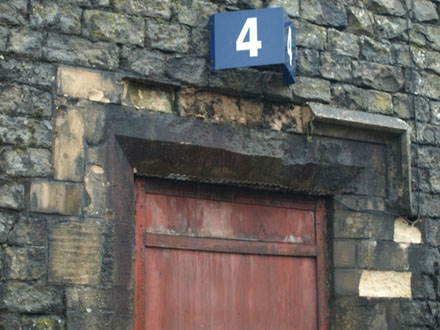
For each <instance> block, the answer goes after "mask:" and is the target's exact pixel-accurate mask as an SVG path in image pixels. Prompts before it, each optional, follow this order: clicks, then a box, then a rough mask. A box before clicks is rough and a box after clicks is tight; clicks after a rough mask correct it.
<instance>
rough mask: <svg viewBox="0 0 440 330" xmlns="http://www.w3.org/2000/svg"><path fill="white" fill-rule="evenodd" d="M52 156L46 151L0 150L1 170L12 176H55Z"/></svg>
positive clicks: (31, 149) (30, 149)
mask: <svg viewBox="0 0 440 330" xmlns="http://www.w3.org/2000/svg"><path fill="white" fill-rule="evenodd" d="M51 159H52V154H51V153H50V151H48V150H45V149H34V148H28V149H26V150H13V149H5V150H1V148H0V168H1V169H2V170H3V171H4V173H5V174H7V175H10V176H28V177H48V176H50V175H52V174H53V171H52V162H51Z"/></svg>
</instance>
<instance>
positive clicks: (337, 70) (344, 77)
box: [320, 52, 352, 81]
mask: <svg viewBox="0 0 440 330" xmlns="http://www.w3.org/2000/svg"><path fill="white" fill-rule="evenodd" d="M351 62H352V59H351V58H349V57H347V56H344V55H336V54H332V53H327V52H323V53H321V66H320V72H321V75H322V76H323V77H324V78H327V79H332V80H338V81H350V80H351V79H352V69H351Z"/></svg>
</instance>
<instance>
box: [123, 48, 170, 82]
mask: <svg viewBox="0 0 440 330" xmlns="http://www.w3.org/2000/svg"><path fill="white" fill-rule="evenodd" d="M165 64H166V60H165V56H164V55H163V54H162V53H159V52H152V51H148V50H146V49H137V48H136V49H131V48H129V47H123V48H122V52H121V67H123V68H124V69H126V70H130V71H134V72H136V73H139V74H141V75H143V76H147V77H150V76H152V77H160V76H161V75H162V74H163V73H164V72H165Z"/></svg>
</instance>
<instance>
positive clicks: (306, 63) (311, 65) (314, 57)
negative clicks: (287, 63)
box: [296, 48, 319, 77]
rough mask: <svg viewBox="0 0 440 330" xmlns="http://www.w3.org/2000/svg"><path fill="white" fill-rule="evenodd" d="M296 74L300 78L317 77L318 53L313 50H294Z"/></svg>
mask: <svg viewBox="0 0 440 330" xmlns="http://www.w3.org/2000/svg"><path fill="white" fill-rule="evenodd" d="M296 72H297V74H298V75H301V76H309V77H318V76H319V51H317V50H313V49H304V48H297V49H296Z"/></svg>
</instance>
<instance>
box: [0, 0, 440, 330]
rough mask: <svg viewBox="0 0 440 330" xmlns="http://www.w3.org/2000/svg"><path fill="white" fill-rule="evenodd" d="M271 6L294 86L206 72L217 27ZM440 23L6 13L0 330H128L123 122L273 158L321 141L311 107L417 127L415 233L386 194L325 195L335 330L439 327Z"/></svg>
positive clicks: (358, 17) (375, 17)
mask: <svg viewBox="0 0 440 330" xmlns="http://www.w3.org/2000/svg"><path fill="white" fill-rule="evenodd" d="M269 6H284V8H285V9H286V11H287V13H288V14H289V16H290V18H291V20H292V22H293V23H294V25H295V26H296V28H297V40H296V41H297V73H298V77H297V82H296V83H295V84H294V85H292V86H290V87H289V86H286V85H284V83H283V81H282V77H281V72H279V71H278V70H277V69H272V68H263V69H255V68H246V69H237V70H225V71H219V72H210V70H209V65H208V64H209V58H208V37H209V35H208V30H207V23H208V17H209V15H211V14H212V13H216V12H222V11H225V10H235V9H249V8H260V7H269ZM439 14H440V2H439V1H438V0H432V1H429V0H408V1H407V2H406V3H405V2H403V1H401V0H364V1H360V0H359V1H355V0H327V1H325V0H290V1H283V0H274V1H269V0H217V1H214V0H212V1H208V0H185V1H174V0H162V1H160V0H150V1H148V0H127V1H120V0H74V1H67V0H66V1H65V0H60V1H39V0H2V2H1V3H0V168H1V171H0V243H1V246H0V262H1V268H0V329H107V328H114V329H129V328H130V327H131V322H132V301H131V299H132V290H133V287H132V271H131V265H132V260H133V259H132V258H133V255H132V248H133V234H132V230H133V228H134V227H133V225H134V223H133V214H132V206H127V205H128V204H130V203H129V202H132V200H130V198H128V199H124V201H127V203H128V204H127V205H126V206H124V205H122V204H123V203H122V202H121V201H119V200H118V194H122V193H123V191H124V189H126V188H127V187H130V182H132V181H133V172H134V173H136V172H137V171H138V169H137V168H134V167H135V166H133V161H132V160H131V158H130V157H129V155H127V154H126V153H127V151H126V150H125V151H124V150H123V151H120V150H119V149H120V147H119V144H118V143H119V142H120V141H119V142H117V141H116V140H115V138H114V130H115V128H114V126H115V123H114V121H115V120H116V119H115V118H118V120H120V121H124V120H125V119H124V118H125V117H127V118H128V117H129V115H124V114H130V116H131V115H132V116H139V117H142V116H143V115H144V114H146V115H148V118H149V119H151V118H158V120H159V118H160V120H162V122H167V123H168V122H169V123H171V122H173V121H179V123H181V124H180V125H181V126H185V125H186V129H188V130H189V131H190V130H191V128H194V127H201V128H200V130H201V131H203V127H204V126H209V125H223V126H222V127H226V128H225V130H229V131H234V132H240V134H242V135H241V136H243V137H248V136H256V134H261V136H262V137H261V140H259V142H261V141H264V143H266V144H267V145H269V146H274V148H273V150H272V151H271V153H272V154H271V155H270V156H271V157H278V156H277V154H278V153H279V151H278V149H276V147H277V146H279V145H283V143H284V141H287V140H289V139H290V138H291V137H292V138H293V137H296V138H298V139H299V138H301V139H302V141H304V149H306V148H307V145H308V143H313V142H310V139H311V140H313V139H314V137H313V136H311V134H310V133H311V132H310V130H309V128H310V127H309V126H308V125H306V122H307V120H306V119H307V118H305V116H304V113H305V112H304V111H305V110H304V109H305V106H304V105H305V104H306V103H307V102H315V103H322V104H327V105H330V106H332V107H334V108H340V109H350V110H353V111H359V112H364V113H372V114H380V115H386V116H391V117H395V118H400V119H402V120H404V121H406V123H407V124H408V125H409V126H410V127H412V134H411V140H412V147H411V154H412V187H413V193H414V194H413V197H414V198H413V205H412V209H413V210H414V211H415V214H411V215H413V216H414V215H420V219H417V220H416V218H417V217H413V218H411V219H410V220H411V221H408V219H407V218H406V216H409V215H410V214H404V212H400V213H399V209H396V208H393V207H391V206H390V205H389V203H388V199H387V196H388V195H389V188H387V187H385V186H384V187H381V188H380V189H379V188H377V191H376V190H374V189H373V188H371V189H370V188H368V189H364V190H362V189H360V188H359V187H354V186H350V187H348V188H346V190H344V191H342V190H340V191H336V190H335V192H334V193H331V194H329V193H326V196H327V198H328V201H329V203H328V217H329V220H330V221H329V239H328V246H329V249H328V251H329V253H328V260H329V272H328V273H329V274H328V275H329V278H328V283H329V307H330V314H331V315H330V321H331V322H330V323H331V328H332V329H417V330H421V329H438V328H440V266H439V263H440V254H439V250H438V248H439V246H440V165H439V164H440V142H439V141H440V25H439ZM113 113H116V114H117V116H116V115H111V116H110V114H113ZM156 113H157V115H156ZM118 116H119V117H118ZM124 116H125V117H124ZM378 118H379V117H378ZM188 123H189V124H191V125H192V126H191V125H189V124H188ZM200 123H202V125H200ZM188 125H189V126H188ZM197 125H200V126H197ZM127 126H129V123H128V124H127ZM161 127H162V128H163V126H161ZM188 127H189V128H188ZM180 129H181V130H184V128H180ZM164 130H166V129H164ZM229 131H228V132H229ZM416 133H417V134H416ZM142 134H144V133H142ZM154 134H158V133H156V132H145V134H144V135H145V137H144V139H145V140H147V139H148V138H149V137H151V136H153V135H154ZM170 134H171V133H170ZM204 134H205V133H204ZM343 134H345V133H341V136H342V135H343ZM238 135H239V134H238V133H237V136H238ZM370 135H371V133H370ZM373 135H374V134H373ZM258 136H260V135H258ZM199 138H203V136H202V137H199ZM307 138H308V139H307ZM373 138H374V137H369V139H373ZM180 142H184V141H180ZM257 142H258V141H257ZM257 142H255V143H256V144H258V143H257ZM370 142H371V141H370ZM139 143H140V142H139ZM233 143H235V144H238V142H233ZM374 143H377V144H379V142H374ZM310 145H311V144H310ZM182 148H183V146H182ZM237 148H239V147H236V149H237ZM268 149H270V148H268ZM114 150H119V151H118V152H120V154H121V155H124V152H125V155H126V156H127V158H128V159H129V160H128V161H127V159H126V158H124V157H125V156H121V158H118V157H119V156H117V155H119V154H118V153H117V152H114ZM170 150H173V149H170ZM176 150H177V149H176ZM182 150H183V149H182ZM371 150H378V151H377V152H378V153H380V152H382V151H380V150H382V149H380V148H379V147H377V146H376V147H371ZM319 152H321V151H319ZM331 153H332V155H330V156H331V157H333V156H334V155H336V154H341V153H343V150H341V149H340V148H339V149H338V148H336V149H334V150H333V151H331ZM385 153H386V151H385ZM326 155H327V154H326V153H325V151H322V152H321V153H319V154H317V158H319V159H320V161H322V162H325V157H326ZM374 155H375V157H373V160H372V163H374V159H376V158H377V159H379V158H380V157H379V156H377V155H376V154H374ZM385 155H386V154H385ZM318 156H319V157H318ZM327 156H328V155H327ZM330 156H329V157H330ZM376 156H377V157H376ZM381 157H382V156H381ZM384 157H385V156H384ZM182 159H183V158H182ZM380 159H382V158H380ZM383 159H385V158H383ZM344 161H345V160H344ZM387 161H388V162H391V160H390V159H388V160H387ZM341 162H342V161H341ZM115 164H116V165H115ZM190 164H192V163H191V162H190ZM349 165H350V166H351V165H353V164H351V163H350V164H349ZM354 165H356V164H354ZM374 166H376V165H374ZM127 168H128V171H126V169H127ZM377 168H378V169H381V167H380V166H379V165H377ZM374 169H376V167H374ZM382 169H383V168H382ZM417 169H419V171H418V172H417ZM124 171H125V172H124ZM120 173H123V174H120ZM353 173H354V174H356V173H357V172H353ZM390 173H392V172H386V169H385V170H383V171H382V172H380V171H377V174H378V176H384V177H385V179H384V180H385V181H387V180H392V179H391V178H390ZM354 174H353V175H354ZM372 178H373V179H374V177H365V178H364V180H366V181H365V182H369V180H370V179H372ZM357 179H358V177H357V178H355V181H356V180H357ZM127 182H128V184H126V183H127ZM370 184H371V182H370ZM303 192H304V193H307V192H308V191H307V189H306V190H304V191H303ZM309 193H310V194H312V195H313V194H314V193H312V190H310V191H309ZM387 194H388V195H387ZM124 207H126V209H124ZM124 235H126V236H124ZM121 242H123V243H121ZM127 242H128V243H127Z"/></svg>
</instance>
